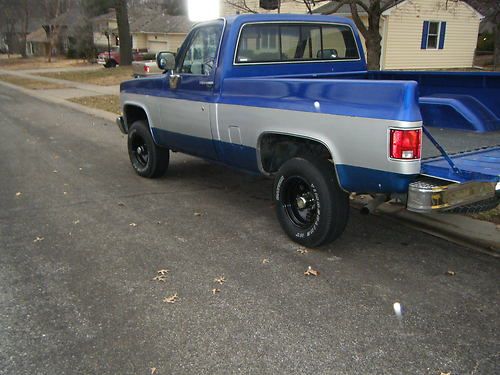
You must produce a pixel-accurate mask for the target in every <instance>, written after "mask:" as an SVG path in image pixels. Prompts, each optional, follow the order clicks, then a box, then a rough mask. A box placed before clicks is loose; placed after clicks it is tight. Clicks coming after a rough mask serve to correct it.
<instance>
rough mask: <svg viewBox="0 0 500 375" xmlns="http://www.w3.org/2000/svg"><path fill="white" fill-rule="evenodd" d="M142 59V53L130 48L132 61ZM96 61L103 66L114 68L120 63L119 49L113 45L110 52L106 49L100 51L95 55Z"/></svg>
mask: <svg viewBox="0 0 500 375" xmlns="http://www.w3.org/2000/svg"><path fill="white" fill-rule="evenodd" d="M142 60H144V53H143V52H140V51H139V50H137V49H135V50H132V61H142ZM97 63H98V64H101V65H103V66H104V67H105V68H114V67H116V66H117V65H120V49H119V48H117V47H115V48H112V49H111V53H108V51H105V52H101V53H100V54H99V55H97Z"/></svg>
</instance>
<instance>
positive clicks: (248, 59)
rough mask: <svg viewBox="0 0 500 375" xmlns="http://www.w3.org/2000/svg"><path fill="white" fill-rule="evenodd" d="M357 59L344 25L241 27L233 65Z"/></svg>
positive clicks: (351, 34) (348, 31)
mask: <svg viewBox="0 0 500 375" xmlns="http://www.w3.org/2000/svg"><path fill="white" fill-rule="evenodd" d="M346 59H359V54H358V48H357V46H356V41H355V39H354V35H353V32H352V30H351V28H350V27H349V26H346V25H330V24H264V23H263V24H251V25H246V26H244V27H243V29H242V31H241V35H240V40H239V42H238V51H237V54H236V61H235V63H263V62H293V61H297V60H300V61H314V60H346Z"/></svg>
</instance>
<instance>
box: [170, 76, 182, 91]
mask: <svg viewBox="0 0 500 375" xmlns="http://www.w3.org/2000/svg"><path fill="white" fill-rule="evenodd" d="M180 82H181V75H180V74H170V76H169V77H168V83H169V85H170V88H171V89H172V90H175V89H176V88H177V87H178V86H179V83H180Z"/></svg>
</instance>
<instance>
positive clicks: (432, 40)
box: [421, 21, 446, 49]
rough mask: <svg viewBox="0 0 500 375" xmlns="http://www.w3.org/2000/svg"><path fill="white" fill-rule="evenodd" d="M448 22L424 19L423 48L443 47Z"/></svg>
mask: <svg viewBox="0 0 500 375" xmlns="http://www.w3.org/2000/svg"><path fill="white" fill-rule="evenodd" d="M445 33H446V22H444V21H424V25H423V30H422V44H421V49H443V48H444V39H445Z"/></svg>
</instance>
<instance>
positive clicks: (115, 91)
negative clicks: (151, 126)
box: [0, 66, 120, 122]
mask: <svg viewBox="0 0 500 375" xmlns="http://www.w3.org/2000/svg"><path fill="white" fill-rule="evenodd" d="M96 69H102V67H100V66H99V67H83V68H82V67H75V68H61V69H57V68H56V69H52V68H51V69H31V70H21V71H19V70H18V71H13V70H6V69H0V75H11V76H16V77H21V78H27V79H33V80H37V81H41V82H50V83H57V84H61V85H64V86H66V87H65V88H61V89H40V90H31V89H27V88H24V87H21V86H18V85H14V84H11V83H7V82H4V81H2V80H0V85H4V86H7V87H10V88H12V89H14V90H18V91H21V92H23V93H25V94H27V95H31V96H34V97H36V98H38V99H40V100H43V101H46V102H49V103H56V104H62V105H64V106H67V107H70V108H73V109H76V110H79V111H81V112H85V113H87V114H90V115H93V116H96V117H100V118H103V119H105V120H107V121H112V122H114V121H115V119H116V114H114V113H111V112H107V111H103V110H100V109H97V108H91V107H87V106H84V105H81V104H77V103H73V102H71V101H69V100H68V99H72V98H80V97H86V96H99V95H119V94H120V86H119V85H113V86H99V85H93V84H88V83H82V82H75V81H67V80H63V79H56V78H49V77H42V76H38V75H37V74H40V73H46V72H51V71H52V72H53V71H60V72H62V71H65V72H67V71H85V70H89V71H92V70H96Z"/></svg>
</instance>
